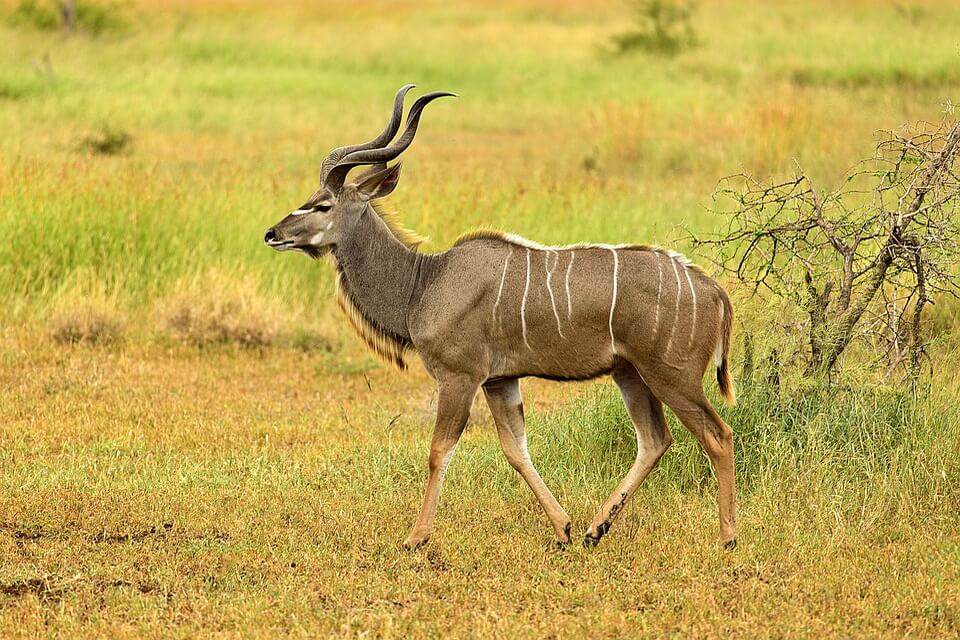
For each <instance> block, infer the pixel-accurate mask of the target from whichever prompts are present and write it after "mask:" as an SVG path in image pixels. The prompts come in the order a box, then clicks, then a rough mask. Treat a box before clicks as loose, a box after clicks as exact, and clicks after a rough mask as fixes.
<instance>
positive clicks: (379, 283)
mask: <svg viewBox="0 0 960 640" xmlns="http://www.w3.org/2000/svg"><path fill="white" fill-rule="evenodd" d="M333 255H334V258H336V261H337V268H338V269H339V270H340V272H341V278H342V280H341V286H343V287H345V288H346V289H347V293H348V295H349V296H350V298H351V299H352V300H353V302H354V304H355V305H356V306H357V308H358V309H359V310H360V312H361V313H362V314H363V315H364V317H365V318H366V319H367V321H368V322H370V323H371V324H373V325H374V326H376V327H377V328H378V329H380V330H382V331H384V332H385V333H387V334H389V335H391V336H393V337H394V338H396V339H398V340H399V341H401V342H409V340H410V332H409V330H408V329H407V312H408V309H409V305H410V298H411V295H412V292H413V291H414V287H415V286H416V283H417V272H418V269H419V261H420V260H421V259H422V257H423V256H422V254H420V253H418V252H417V251H415V250H412V249H409V248H407V247H406V246H405V245H404V244H403V243H401V242H400V241H399V240H397V238H396V237H394V235H393V233H391V231H390V229H388V228H387V225H386V223H384V222H383V220H381V219H380V216H378V215H377V213H376V212H375V211H373V208H372V207H371V206H369V205H367V208H366V209H365V210H364V212H363V213H362V214H361V216H360V220H359V221H358V222H357V224H356V225H355V226H354V228H353V230H352V231H351V232H350V233H349V234H347V236H346V237H345V238H343V240H342V241H341V242H340V243H339V244H338V245H337V246H336V248H335V249H334V251H333Z"/></svg>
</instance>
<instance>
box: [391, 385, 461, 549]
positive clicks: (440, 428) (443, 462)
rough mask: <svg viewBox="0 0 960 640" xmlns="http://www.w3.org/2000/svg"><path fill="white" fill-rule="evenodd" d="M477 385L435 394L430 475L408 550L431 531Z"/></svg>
mask: <svg viewBox="0 0 960 640" xmlns="http://www.w3.org/2000/svg"><path fill="white" fill-rule="evenodd" d="M478 386H479V385H478V384H475V383H472V382H470V381H467V380H463V379H457V380H453V381H442V382H441V383H440V389H439V393H438V394H437V424H436V427H434V430H433V439H432V440H431V442H430V458H429V463H428V471H429V475H428V477H427V488H426V491H425V492H424V494H423V505H422V506H421V507H420V515H419V516H417V523H416V524H415V525H414V526H413V530H411V531H410V535H409V536H407V539H406V540H405V541H404V543H403V546H404V547H405V548H407V549H415V548H417V547H419V546H421V545H423V544H426V542H427V540H429V538H430V533H431V531H432V530H433V520H434V517H435V516H436V515H437V502H438V501H439V499H440V488H441V486H443V476H444V474H445V473H446V471H447V465H449V464H450V460H451V459H452V458H453V452H454V451H455V450H456V448H457V443H458V442H460V436H461V435H462V434H463V429H464V427H466V426H467V420H468V419H469V417H470V406H471V405H472V404H473V397H474V396H475V395H476V394H477V387H478Z"/></svg>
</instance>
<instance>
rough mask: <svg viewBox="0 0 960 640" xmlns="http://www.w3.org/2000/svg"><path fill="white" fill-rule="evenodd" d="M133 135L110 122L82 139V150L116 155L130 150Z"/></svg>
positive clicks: (97, 153) (102, 154)
mask: <svg viewBox="0 0 960 640" xmlns="http://www.w3.org/2000/svg"><path fill="white" fill-rule="evenodd" d="M132 143H133V136H132V135H130V133H128V132H127V131H124V130H123V129H117V128H114V127H113V126H112V125H110V124H104V125H102V126H101V127H100V128H99V129H98V130H97V131H95V132H93V133H91V134H89V135H87V136H86V137H84V138H83V140H81V141H80V144H79V149H80V151H83V152H86V153H92V154H96V155H101V156H115V155H119V154H121V153H125V152H127V151H129V150H130V147H131V146H132Z"/></svg>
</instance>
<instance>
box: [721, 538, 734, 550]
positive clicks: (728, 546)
mask: <svg viewBox="0 0 960 640" xmlns="http://www.w3.org/2000/svg"><path fill="white" fill-rule="evenodd" d="M723 548H724V549H725V550H726V551H733V550H734V549H736V548H737V539H736V538H734V539H733V540H727V541H726V542H724V543H723Z"/></svg>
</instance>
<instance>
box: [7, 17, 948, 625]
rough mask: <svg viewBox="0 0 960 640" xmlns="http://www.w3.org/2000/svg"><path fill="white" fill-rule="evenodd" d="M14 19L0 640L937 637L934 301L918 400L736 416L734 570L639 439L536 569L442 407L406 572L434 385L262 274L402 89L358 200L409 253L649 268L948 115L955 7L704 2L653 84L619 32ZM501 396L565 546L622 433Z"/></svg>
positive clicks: (291, 275) (941, 516)
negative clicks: (519, 244) (406, 96)
mask: <svg viewBox="0 0 960 640" xmlns="http://www.w3.org/2000/svg"><path fill="white" fill-rule="evenodd" d="M27 4H29V3H22V2H15V1H6V2H0V14H2V15H0V17H2V20H0V41H2V42H3V43H4V46H3V47H2V48H0V130H2V131H4V132H7V135H4V136H0V238H3V239H2V240H0V301H2V305H0V307H2V308H0V439H2V440H0V442H2V443H3V444H2V446H0V636H3V637H18V636H20V637H35V636H59V637H64V636H75V635H85V636H88V635H102V636H110V637H134V636H136V637H143V636H148V637H171V636H173V637H196V636H198V635H204V636H206V635H220V636H243V637H260V636H264V637H266V636H271V637H272V636H275V635H281V634H282V635H293V636H322V635H327V634H335V635H341V636H377V637H394V636H404V637H436V636H438V635H440V634H444V635H457V636H471V637H487V636H495V635H496V636H503V635H508V634H509V635H516V636H519V637H524V636H537V637H551V636H552V637H571V636H572V637H579V636H589V637H591V638H605V637H624V636H636V635H640V636H663V635H677V636H683V637H691V636H692V637H718V636H730V635H735V636H742V637H810V636H814V635H816V636H838V637H884V636H885V637H903V636H909V635H912V636H915V637H934V636H956V635H957V634H960V587H958V585H960V544H958V540H960V535H958V534H960V516H958V514H960V491H958V487H960V457H958V456H957V454H956V452H957V451H958V450H960V419H958V414H957V408H956V407H957V405H958V403H957V396H958V390H960V376H958V375H957V374H956V371H957V370H958V369H957V367H956V363H957V362H958V356H957V354H958V346H960V342H958V339H957V336H958V331H957V326H958V325H957V319H956V318H957V310H958V307H957V305H956V304H955V303H951V302H950V301H948V300H943V301H938V305H937V306H936V308H935V309H934V310H932V313H931V316H930V319H929V322H930V326H931V328H932V329H933V330H935V331H936V335H937V339H936V341H935V344H934V347H933V350H932V361H931V363H932V365H933V376H932V377H931V378H929V379H927V380H926V381H924V383H923V384H921V385H920V387H919V388H918V389H916V390H915V391H913V390H907V391H904V390H903V389H902V388H899V387H898V385H897V384H896V380H894V379H886V380H884V379H883V376H880V375H878V376H875V375H873V374H872V373H871V372H869V371H868V372H866V373H865V374H864V373H862V372H861V373H858V374H857V375H852V376H851V377H849V378H845V379H844V381H843V384H842V385H841V388H840V389H839V390H836V391H831V392H827V391H824V390H822V389H819V388H813V387H810V386H809V385H807V384H806V383H804V382H802V381H799V380H796V379H795V378H790V379H787V380H784V382H783V383H782V385H783V386H782V387H780V388H776V389H771V388H766V387H762V386H761V385H759V384H754V385H753V386H751V385H749V384H746V383H745V381H743V380H739V381H738V384H739V386H740V396H741V400H740V403H739V404H738V405H737V406H735V407H723V408H721V411H722V413H723V415H724V417H725V418H726V419H727V420H728V421H729V422H730V423H731V425H732V426H733V427H734V429H735V432H736V433H737V446H738V449H737V458H738V467H737V472H738V484H739V489H740V520H739V525H740V532H741V533H740V537H739V545H738V547H737V549H736V550H735V551H733V552H724V551H722V550H721V549H719V548H718V547H717V544H716V541H717V529H718V526H717V525H718V523H717V514H716V499H715V489H716V486H715V482H714V480H713V478H712V474H711V473H710V470H709V466H708V465H707V463H706V462H705V459H704V456H703V455H702V453H700V451H699V449H698V448H697V446H696V444H695V443H694V442H693V441H692V439H691V438H690V437H689V435H688V434H686V432H684V430H683V429H682V428H681V427H678V426H676V425H675V423H674V434H675V436H676V440H677V441H676V443H675V444H674V446H673V448H672V449H671V450H670V451H668V453H667V454H666V456H665V457H664V460H663V462H662V463H661V466H660V467H659V468H658V469H657V470H656V471H655V472H654V473H653V474H652V475H651V478H650V479H649V480H648V482H647V483H646V484H645V485H644V486H643V487H642V488H641V490H640V491H639V492H638V493H637V495H636V497H635V498H634V500H633V501H632V502H630V503H628V505H627V507H626V508H625V509H624V511H623V512H622V514H621V515H620V517H619V519H618V520H617V522H616V523H615V524H614V526H613V528H612V529H611V531H610V533H609V534H608V535H607V536H606V537H605V538H604V539H603V541H602V542H601V544H600V545H599V546H598V547H597V548H595V549H584V548H583V547H582V546H580V545H579V544H576V543H575V544H573V545H571V546H569V547H566V548H557V547H556V545H555V544H554V542H553V533H552V530H551V528H550V527H549V525H548V523H547V521H546V518H545V517H544V516H543V514H542V513H541V511H540V508H539V506H538V505H537V503H536V501H535V500H534V498H533V496H532V495H531V494H530V492H529V490H528V489H527V488H526V486H525V485H524V484H523V483H522V481H520V480H519V479H518V478H517V477H516V474H515V473H514V472H513V470H512V469H511V468H510V467H509V466H508V465H507V463H506V461H505V460H504V459H503V456H502V454H501V453H500V452H499V447H498V445H497V441H496V435H495V432H494V429H493V427H492V424H491V419H490V416H489V413H488V412H487V411H486V409H485V407H484V406H483V405H482V403H480V402H478V403H477V404H476V406H475V407H474V411H473V415H472V420H471V427H470V428H469V429H468V431H467V433H466V435H465V437H464V442H463V444H462V445H461V446H460V448H459V450H458V452H457V455H456V457H455V458H454V461H453V463H452V465H451V467H450V470H449V473H448V478H447V484H446V486H445V489H444V492H443V495H442V498H441V504H440V511H439V514H438V518H437V524H436V530H435V532H434V536H433V538H432V539H431V541H430V543H429V545H428V546H426V547H425V548H424V549H422V550H419V551H416V552H412V553H411V552H405V551H403V550H402V549H401V543H402V541H403V539H404V537H405V535H406V534H407V532H408V529H409V527H410V526H411V525H412V523H413V520H414V518H415V514H416V509H417V507H418V506H419V501H420V498H421V492H422V489H423V484H424V481H425V475H426V455H427V448H428V443H429V438H430V423H431V420H432V412H433V409H434V406H435V396H434V388H433V386H432V383H431V381H430V379H429V377H428V376H427V375H426V373H425V372H424V371H423V369H422V367H421V366H420V365H419V363H418V362H417V361H416V358H412V359H411V369H410V371H408V372H407V373H401V372H399V371H396V370H394V369H392V368H390V367H388V366H386V365H381V364H378V363H377V362H376V361H375V360H373V359H372V357H371V356H369V355H368V354H367V353H366V352H365V351H364V349H363V347H362V345H360V343H359V341H358V340H357V339H356V338H355V337H353V336H352V334H350V332H349V330H348V329H347V328H346V326H345V325H346V323H345V322H344V321H343V320H342V319H341V318H340V317H339V316H338V314H337V312H336V310H335V308H334V304H333V299H332V268H331V266H330V265H329V264H326V263H324V262H312V261H310V260H308V259H306V258H303V257H301V256H295V255H280V254H276V253H274V252H270V251H268V250H266V249H265V248H264V247H263V246H262V244H261V242H260V239H261V238H262V235H263V231H264V230H265V229H266V228H267V227H269V226H270V225H271V224H273V223H275V222H276V221H277V220H279V219H280V217H282V216H283V215H284V214H285V213H286V212H287V211H289V210H290V209H292V208H294V207H295V206H296V205H298V204H300V202H302V201H303V200H304V199H305V198H306V197H307V196H308V195H309V194H310V193H311V192H312V191H313V189H314V188H315V186H316V185H315V181H316V171H317V168H318V164H319V161H320V159H321V158H322V154H323V153H325V152H326V151H327V150H328V149H329V148H331V147H333V146H337V145H340V144H345V143H349V142H354V141H356V140H359V139H366V138H368V137H370V136H372V135H373V134H375V133H376V132H377V131H378V130H379V128H380V127H381V126H382V122H383V120H384V118H385V116H386V114H387V110H388V108H389V103H390V100H391V98H392V96H393V93H394V91H395V90H396V89H397V88H398V87H399V86H400V85H402V84H404V83H406V82H416V83H418V89H417V91H431V90H438V89H444V90H451V91H456V92H458V93H459V94H460V98H458V99H457V100H455V101H453V100H451V101H443V102H442V103H441V102H438V103H437V104H435V105H431V106H430V107H429V108H428V110H427V113H426V114H425V116H424V120H423V125H422V132H421V134H420V135H419V136H418V139H417V141H416V142H415V143H414V145H413V146H412V147H411V149H410V151H409V152H408V154H407V156H408V157H407V159H406V161H405V165H404V172H403V178H402V180H401V183H400V187H399V188H398V191H397V193H396V195H395V198H394V199H395V202H396V204H397V206H398V207H399V209H400V211H401V214H402V218H403V220H404V222H405V223H406V224H408V225H409V226H411V227H412V228H414V229H416V230H417V231H419V232H421V233H423V234H425V235H429V236H430V237H431V238H432V240H431V241H430V243H428V244H427V245H426V246H425V250H428V251H439V250H442V249H443V248H444V247H446V246H449V244H450V243H451V242H452V241H453V240H454V238H456V236H457V235H459V234H460V233H462V232H464V231H467V230H469V229H471V228H475V227H481V226H483V227H496V228H502V229H505V230H509V231H512V232H515V233H519V234H522V235H524V236H528V237H531V238H533V239H536V240H538V241H541V242H545V243H566V242H576V241H582V240H590V241H596V242H638V243H639V242H645V243H659V244H662V245H665V246H668V247H670V248H674V249H677V250H681V251H683V250H686V249H687V248H688V247H687V246H686V244H685V242H684V240H683V237H684V232H683V227H688V228H692V229H695V230H697V231H699V232H705V231H709V230H711V229H712V228H714V226H715V225H716V224H717V221H716V219H715V217H714V216H712V215H711V214H710V213H709V212H708V211H707V210H706V205H708V204H709V196H710V193H711V191H712V189H713V188H714V186H715V184H716V182H717V180H718V179H719V178H720V177H722V176H724V175H727V174H731V173H735V172H737V171H740V170H742V169H745V170H748V171H751V172H755V173H758V174H760V175H767V174H774V175H779V174H788V173H789V172H790V171H791V170H792V167H793V163H794V162H799V163H801V164H802V165H803V166H804V167H805V168H806V169H807V170H808V171H809V172H810V173H811V174H812V175H813V176H814V177H815V179H817V180H819V181H821V182H822V183H823V184H824V185H829V184H830V183H831V182H832V181H834V180H837V179H838V178H839V177H840V176H841V175H842V174H843V171H844V170H845V169H846V168H847V167H848V166H850V165H851V164H852V163H853V162H854V161H855V160H857V159H858V158H859V157H861V156H862V155H864V154H866V153H869V151H870V149H872V147H873V140H874V137H873V136H874V132H875V131H877V130H879V129H883V128H891V127H896V126H898V125H900V124H901V123H904V122H907V121H911V120H916V119H925V120H938V119H940V118H942V117H949V114H946V113H945V111H949V109H950V104H952V102H954V103H955V102H958V100H960V71H958V69H960V54H958V51H957V39H956V34H957V33H958V32H960V29H958V27H960V9H958V8H957V7H956V6H954V3H952V2H946V1H944V2H934V1H930V2H922V3H914V4H897V5H891V4H886V3H883V4H877V3H870V2H862V1H844V2H808V3H800V2H790V3H776V5H774V4H773V3H760V2H757V3H738V2H704V3H701V4H700V6H699V8H698V9H697V11H696V12H695V18H694V26H695V29H696V32H697V45H696V46H695V47H693V48H691V49H689V50H685V51H681V52H680V53H678V54H676V55H675V56H671V55H661V54H658V53H655V52H653V53H652V52H645V51H634V52H629V53H627V54H624V55H617V54H615V53H614V52H613V51H612V45H611V42H612V41H613V38H614V37H615V36H616V34H618V33H622V32H623V31H625V30H629V29H630V28H632V26H631V25H632V21H633V18H632V14H631V11H630V9H629V5H625V4H622V3H619V2H610V3H596V2H587V1H582V2H581V1H579V0H569V1H564V2H560V3H556V2H546V1H541V0H524V1H523V2H517V3H508V2H496V3H486V2H465V3H461V4H457V5H450V4H449V3H447V2H440V1H439V0H437V1H436V2H427V3H416V4H413V3H410V4H406V5H403V6H397V5H396V4H394V3H389V2H373V3H364V4H363V5H362V6H360V5H356V3H353V2H346V1H343V2H330V3H325V4H323V5H318V6H314V5H313V4H312V3H297V2H283V3H260V2H252V1H250V2H223V3H220V2H214V3H204V4H203V5H202V6H199V7H198V6H195V4H194V3H188V2H179V3H178V2H163V3H159V2H148V1H143V2H136V3H124V4H119V5H111V6H110V8H108V9H106V10H105V11H106V13H105V14H103V15H101V17H100V18H96V20H95V18H91V17H90V15H91V14H87V17H86V18H84V20H86V21H87V22H84V21H83V20H81V25H80V30H79V32H78V33H76V34H73V35H70V36H65V35H64V34H62V33H60V32H59V31H58V30H56V29H54V30H52V31H51V30H45V29H44V28H43V24H42V20H41V21H40V22H39V23H38V21H37V19H34V18H31V17H30V16H32V15H34V14H33V13H30V12H29V11H25V10H24V9H23V7H24V6H25V5H27ZM90 4H91V3H85V2H84V0H79V2H78V5H86V6H88V5H90ZM36 6H39V7H41V8H42V7H44V6H46V5H44V4H43V3H42V2H38V3H36ZM100 6H106V5H100ZM95 15H100V14H95ZM25 16H26V17H25ZM103 16H107V17H103ZM97 20H99V22H98V21H97ZM96 25H100V26H96ZM94 31H98V33H93V32H94ZM951 100H952V102H951ZM697 260H698V261H700V262H704V263H706V257H705V256H699V257H697ZM723 284H724V285H725V286H726V287H727V288H728V289H730V290H731V291H732V292H733V294H734V299H735V302H736V303H737V306H738V318H739V320H738V324H737V326H736V331H737V333H738V335H741V334H742V333H743V332H745V331H761V330H762V329H763V328H764V327H766V328H767V329H772V334H774V336H775V335H776V332H777V326H778V325H777V317H778V316H777V314H778V313H787V312H789V311H778V310H777V309H775V308H774V306H773V305H772V304H752V303H750V302H749V301H748V300H747V299H746V298H745V297H744V296H743V295H742V293H741V292H738V291H736V287H735V283H732V282H727V281H724V282H723ZM781 333H782V332H781ZM781 337H782V336H781ZM740 358H741V356H740V346H739V343H735V345H734V355H733V361H734V371H735V372H739V371H740ZM707 387H708V390H709V392H710V393H711V396H715V395H716V394H715V388H714V385H713V383H712V382H710V381H707ZM523 392H524V395H525V398H526V401H527V414H528V417H529V432H530V439H531V452H532V455H533V459H534V461H535V463H536V464H537V465H538V467H539V468H540V471H541V473H542V475H543V476H544V479H545V481H546V482H547V484H548V485H549V486H550V487H551V489H552V490H553V491H554V492H555V494H556V495H557V498H558V499H559V500H560V502H561V503H562V504H563V506H564V507H565V508H566V509H567V510H568V512H569V513H570V515H571V518H572V519H573V522H574V538H575V539H579V538H580V537H582V535H583V532H584V531H585V529H586V526H587V525H588V523H589V521H590V520H591V518H592V516H593V514H594V511H595V510H596V508H597V507H598V506H599V504H600V503H601V502H602V500H603V498H604V497H605V496H606V494H607V492H609V491H610V490H612V488H613V487H614V486H615V485H616V483H617V481H618V480H619V478H620V477H621V476H622V475H623V474H624V473H625V472H626V469H627V468H628V467H629V464H630V461H631V459H632V456H633V448H632V447H633V443H632V433H631V431H630V427H629V423H628V422H627V421H626V418H625V415H624V412H623V409H622V408H621V407H620V406H619V405H618V400H617V397H616V395H615V393H614V392H613V391H612V390H611V385H610V384H609V382H608V381H598V382H591V383H577V384H566V385H563V384H557V383H551V382H545V381H536V380H531V381H526V382H525V383H524V385H523ZM718 404H719V403H718Z"/></svg>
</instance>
